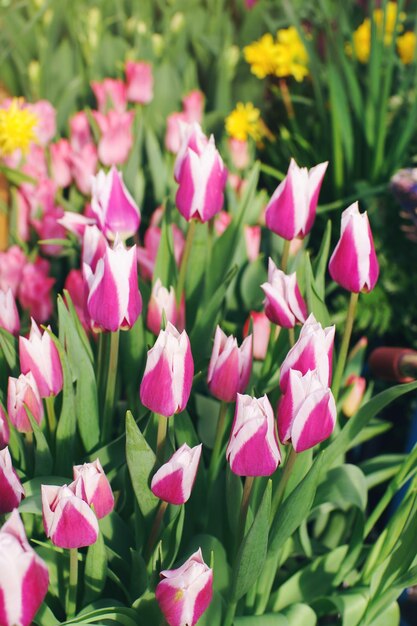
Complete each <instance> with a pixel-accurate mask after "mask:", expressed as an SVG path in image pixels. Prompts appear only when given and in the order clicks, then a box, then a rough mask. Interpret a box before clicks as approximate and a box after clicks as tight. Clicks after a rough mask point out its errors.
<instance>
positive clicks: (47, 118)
mask: <svg viewBox="0 0 417 626" xmlns="http://www.w3.org/2000/svg"><path fill="white" fill-rule="evenodd" d="M26 106H27V108H28V109H29V110H30V111H31V112H32V113H34V114H35V115H36V118H37V120H38V123H37V124H36V127H35V134H36V139H37V141H36V143H38V144H40V145H41V146H42V147H45V146H47V145H48V143H49V142H50V141H51V140H52V139H53V137H54V135H55V133H56V110H55V108H54V107H53V106H52V104H51V103H50V102H48V100H38V101H37V102H33V103H30V104H27V105H26Z"/></svg>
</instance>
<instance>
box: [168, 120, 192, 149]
mask: <svg viewBox="0 0 417 626" xmlns="http://www.w3.org/2000/svg"><path fill="white" fill-rule="evenodd" d="M182 124H187V116H186V115H185V113H184V112H183V111H174V113H171V114H170V115H168V117H167V127H166V133H165V148H166V149H167V150H168V152H172V154H178V152H179V150H180V148H181V144H182V133H181V125H182Z"/></svg>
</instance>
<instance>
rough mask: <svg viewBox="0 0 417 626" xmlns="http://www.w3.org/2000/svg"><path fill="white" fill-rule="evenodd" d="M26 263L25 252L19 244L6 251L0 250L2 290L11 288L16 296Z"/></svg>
mask: <svg viewBox="0 0 417 626" xmlns="http://www.w3.org/2000/svg"><path fill="white" fill-rule="evenodd" d="M26 263H27V259H26V257H25V254H24V252H23V250H22V249H21V248H19V246H11V247H10V248H9V249H8V250H6V252H0V289H1V290H2V291H7V290H8V289H11V290H12V293H13V295H14V297H16V296H17V292H18V291H19V285H20V281H21V280H22V272H23V268H24V267H25V265H26Z"/></svg>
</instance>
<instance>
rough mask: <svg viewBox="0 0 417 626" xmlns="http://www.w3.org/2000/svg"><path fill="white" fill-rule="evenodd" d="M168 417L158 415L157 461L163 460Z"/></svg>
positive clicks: (161, 461)
mask: <svg viewBox="0 0 417 626" xmlns="http://www.w3.org/2000/svg"><path fill="white" fill-rule="evenodd" d="M168 419H169V418H168V417H165V415H158V433H157V435H156V458H157V459H158V461H159V463H161V464H162V463H163V462H164V451H165V442H166V438H167V430H168Z"/></svg>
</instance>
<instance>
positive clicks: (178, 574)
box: [155, 548, 213, 626]
mask: <svg viewBox="0 0 417 626" xmlns="http://www.w3.org/2000/svg"><path fill="white" fill-rule="evenodd" d="M161 578H162V580H161V582H160V583H159V584H158V586H157V588H156V590H155V597H156V600H157V602H158V604H159V607H160V609H161V611H162V613H163V614H164V617H165V619H166V621H167V622H168V624H169V626H195V624H196V623H197V622H198V620H199V619H200V617H201V616H202V614H203V613H204V611H205V610H206V609H207V607H208V606H209V604H210V602H211V599H212V597H213V570H211V569H210V568H209V567H208V565H206V564H205V562H204V560H203V555H202V553H201V548H200V549H199V550H197V552H195V553H194V554H192V555H191V556H190V557H189V558H188V559H187V560H186V561H185V563H184V564H183V565H181V567H178V568H177V569H171V570H165V571H163V572H161Z"/></svg>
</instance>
